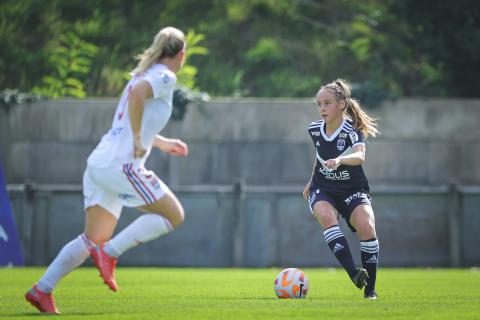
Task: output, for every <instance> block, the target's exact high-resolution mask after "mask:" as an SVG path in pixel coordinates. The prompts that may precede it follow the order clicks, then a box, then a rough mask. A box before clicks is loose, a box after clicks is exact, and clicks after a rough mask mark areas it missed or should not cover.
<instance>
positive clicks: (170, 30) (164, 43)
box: [130, 27, 185, 76]
mask: <svg viewBox="0 0 480 320" xmlns="http://www.w3.org/2000/svg"><path fill="white" fill-rule="evenodd" d="M184 48H185V35H184V34H183V32H182V31H180V30H179V29H177V28H174V27H166V28H163V29H162V30H160V31H159V32H158V33H157V35H156V36H155V38H154V39H153V43H152V44H151V45H150V48H148V49H147V50H145V51H144V52H143V53H142V54H140V55H138V56H137V57H136V58H137V59H138V60H139V62H138V64H137V66H136V67H135V69H133V71H132V72H131V73H130V74H131V75H132V76H135V75H138V74H140V73H142V72H145V71H146V70H148V69H149V68H150V67H151V66H152V65H153V64H154V63H155V62H157V61H158V59H162V58H170V57H174V56H176V55H177V54H178V53H179V52H180V51H181V50H183V49H184Z"/></svg>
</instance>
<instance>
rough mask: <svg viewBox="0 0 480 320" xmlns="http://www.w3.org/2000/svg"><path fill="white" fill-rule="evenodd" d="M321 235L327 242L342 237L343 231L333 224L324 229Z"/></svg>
mask: <svg viewBox="0 0 480 320" xmlns="http://www.w3.org/2000/svg"><path fill="white" fill-rule="evenodd" d="M323 235H324V237H325V240H326V241H327V243H329V242H330V241H333V240H335V239H338V238H340V237H343V232H342V230H340V227H339V226H333V227H330V228H328V229H326V230H324V231H323Z"/></svg>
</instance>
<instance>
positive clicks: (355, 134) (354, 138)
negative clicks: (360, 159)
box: [349, 130, 365, 148]
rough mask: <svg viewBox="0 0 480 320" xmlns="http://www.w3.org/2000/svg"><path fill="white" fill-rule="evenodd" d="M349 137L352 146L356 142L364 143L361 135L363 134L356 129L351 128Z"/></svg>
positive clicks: (356, 143)
mask: <svg viewBox="0 0 480 320" xmlns="http://www.w3.org/2000/svg"><path fill="white" fill-rule="evenodd" d="M349 138H350V141H351V143H352V148H353V147H355V146H356V145H358V144H365V138H364V137H363V134H362V133H361V132H360V131H358V130H352V131H351V132H350V133H349Z"/></svg>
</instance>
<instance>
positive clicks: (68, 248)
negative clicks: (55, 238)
mask: <svg viewBox="0 0 480 320" xmlns="http://www.w3.org/2000/svg"><path fill="white" fill-rule="evenodd" d="M172 230H173V226H172V224H171V223H170V221H168V220H167V219H165V218H164V217H162V216H160V215H158V214H153V213H148V214H144V215H142V216H141V217H139V218H138V219H137V220H135V221H133V222H132V223H131V224H130V225H129V226H127V227H126V228H125V229H123V230H122V231H121V232H120V233H119V234H117V235H116V236H115V237H114V238H113V239H111V240H110V241H108V242H107V243H106V244H105V248H104V249H105V252H106V253H107V254H108V255H110V256H112V257H116V258H118V257H119V256H120V255H121V254H123V253H124V252H125V251H127V250H128V249H131V248H133V247H136V246H138V245H139V244H141V243H145V242H148V241H150V240H153V239H156V238H158V237H160V236H161V235H163V234H166V233H169V232H170V231H172ZM94 247H95V244H94V243H93V242H91V241H90V240H88V238H87V237H86V236H85V235H84V234H81V235H79V236H78V237H77V238H75V239H73V240H72V241H70V242H69V243H67V244H66V245H65V246H64V247H63V248H62V250H60V252H59V253H58V255H57V256H56V257H55V259H54V260H53V262H52V263H51V264H50V265H49V266H48V268H47V270H46V271H45V273H44V274H43V276H42V278H40V280H39V281H38V283H37V288H38V289H39V290H40V291H43V292H45V293H50V292H52V291H53V289H54V288H55V287H56V286H57V283H58V282H59V281H60V280H61V279H62V278H63V277H65V276H66V275H67V274H69V273H70V272H71V271H72V270H73V269H75V268H77V267H78V266H80V265H81V264H82V263H83V262H84V261H85V260H86V259H87V258H88V256H89V255H90V254H89V252H88V250H89V249H90V248H94Z"/></svg>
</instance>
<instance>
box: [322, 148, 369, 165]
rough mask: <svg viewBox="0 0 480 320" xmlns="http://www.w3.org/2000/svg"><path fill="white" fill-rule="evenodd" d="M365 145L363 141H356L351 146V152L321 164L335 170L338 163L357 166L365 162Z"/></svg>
mask: <svg viewBox="0 0 480 320" xmlns="http://www.w3.org/2000/svg"><path fill="white" fill-rule="evenodd" d="M365 152H366V147H365V144H364V143H358V144H356V145H354V146H353V147H352V152H351V153H350V154H348V155H344V156H340V157H338V158H335V159H329V160H327V161H325V163H324V164H323V165H324V166H325V167H326V168H328V169H334V170H336V169H337V168H338V167H339V166H340V165H342V164H343V165H346V166H359V165H362V164H363V162H365Z"/></svg>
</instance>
